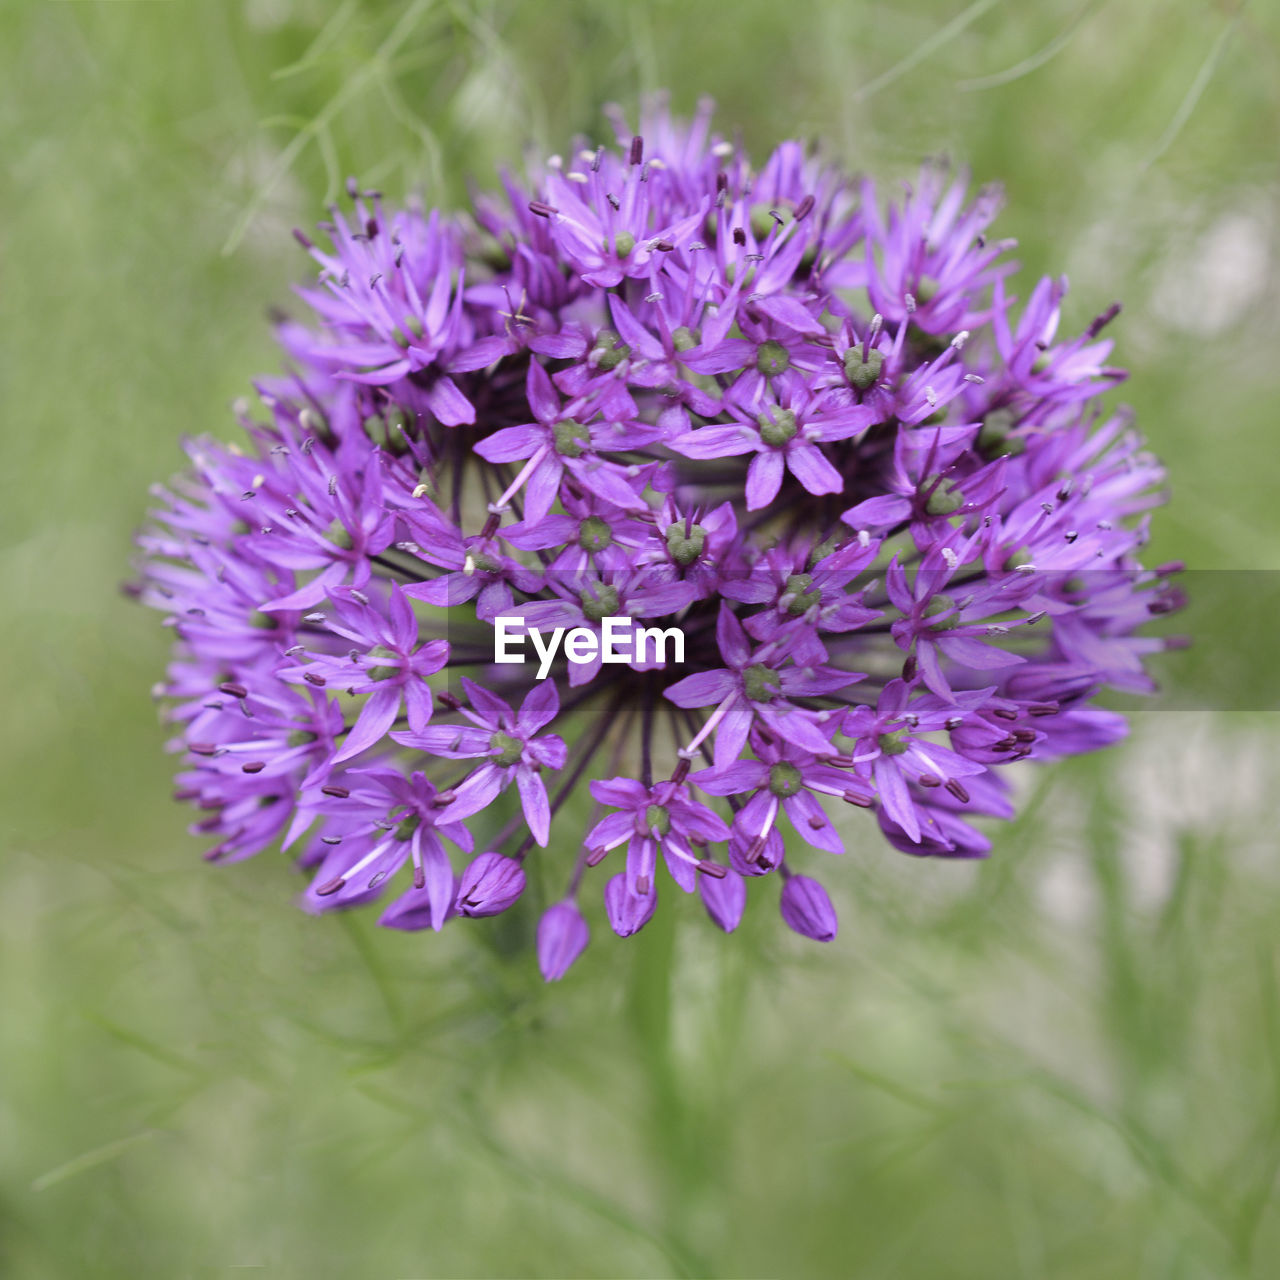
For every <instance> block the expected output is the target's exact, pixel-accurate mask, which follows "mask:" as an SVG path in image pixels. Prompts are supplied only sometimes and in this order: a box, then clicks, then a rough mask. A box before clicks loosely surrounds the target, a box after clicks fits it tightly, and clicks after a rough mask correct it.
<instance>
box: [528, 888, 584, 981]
mask: <svg viewBox="0 0 1280 1280" xmlns="http://www.w3.org/2000/svg"><path fill="white" fill-rule="evenodd" d="M590 940H591V930H590V929H589V928H588V927H587V922H586V921H585V920H584V919H583V918H582V912H581V911H579V910H578V905H577V903H576V902H574V901H573V900H572V899H570V898H566V899H565V900H564V901H563V902H557V903H556V904H555V906H553V907H550V908H548V909H547V910H546V911H545V912H544V913H543V916H542V919H541V920H539V921H538V968H539V969H541V970H542V976H543V978H544V979H545V980H546V981H547V982H558V981H559V980H560V979H561V978H563V977H564V975H565V974H566V973H568V972H569V966H570V965H572V964H573V962H574V961H575V960H576V959H577V958H578V957H579V956H580V955H581V954H582V952H583V950H584V949H585V948H586V945H587V943H588V942H589V941H590Z"/></svg>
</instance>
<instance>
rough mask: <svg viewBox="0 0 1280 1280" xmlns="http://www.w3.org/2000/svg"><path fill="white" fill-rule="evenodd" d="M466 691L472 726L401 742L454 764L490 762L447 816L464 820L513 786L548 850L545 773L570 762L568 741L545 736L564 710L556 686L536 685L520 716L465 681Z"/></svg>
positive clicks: (400, 737)
mask: <svg viewBox="0 0 1280 1280" xmlns="http://www.w3.org/2000/svg"><path fill="white" fill-rule="evenodd" d="M462 687H463V689H464V690H465V691H466V693H467V695H468V697H469V698H470V699H471V706H470V707H460V708H459V711H460V713H461V715H462V716H463V717H464V718H465V719H466V720H468V721H469V722H470V724H468V725H459V726H455V725H432V726H430V727H428V728H425V729H422V730H420V731H419V732H417V733H414V732H412V731H410V732H408V733H395V734H392V735H391V736H392V737H393V738H394V739H395V741H397V742H400V743H402V744H403V745H405V746H407V747H416V748H417V749H418V750H420V751H426V752H430V753H431V754H433V755H436V756H439V757H441V758H443V759H449V760H465V759H468V758H475V757H483V758H484V761H485V762H484V764H482V765H480V766H479V767H478V768H476V769H475V770H473V771H472V772H471V773H469V774H468V775H467V776H466V778H465V779H464V780H463V781H462V782H460V783H459V784H458V785H457V786H456V787H454V788H451V790H450V791H449V792H448V793H447V794H448V796H449V800H448V803H446V804H445V806H444V808H443V811H442V816H443V817H444V818H445V819H447V820H448V821H450V822H460V821H461V820H462V819H464V818H469V817H471V816H472V814H476V813H479V812H480V810H481V809H484V808H487V807H488V806H489V805H490V804H492V803H493V801H494V800H495V799H496V798H497V797H498V796H499V795H500V794H501V793H502V792H503V791H505V790H506V789H507V788H508V787H509V786H510V785H511V784H512V783H513V782H514V783H515V784H516V790H517V791H519V793H520V804H521V807H522V808H523V809H524V816H525V820H526V821H527V822H528V824H529V832H530V834H531V835H532V836H533V838H534V839H535V840H536V841H537V842H538V844H540V845H542V846H543V847H544V848H545V847H546V844H547V840H548V839H549V831H550V824H551V809H550V806H549V804H548V802H547V788H546V785H545V784H544V783H543V781H542V778H541V776H540V774H539V771H540V770H541V769H542V768H544V767H545V768H548V769H559V768H560V767H561V766H563V764H564V762H565V754H566V753H565V745H564V741H563V740H562V739H561V738H559V737H557V736H556V735H555V734H553V733H547V734H541V735H540V734H539V733H538V730H539V729H541V728H543V726H544V725H547V724H550V723H551V721H552V720H554V719H555V716H556V712H557V711H558V710H559V709H560V698H559V695H558V694H557V693H556V687H555V685H554V684H548V683H544V684H539V685H535V686H534V688H533V690H532V691H531V692H530V693H529V695H528V696H527V697H526V698H525V700H524V703H523V704H522V705H521V707H520V711H519V713H518V714H516V713H513V712H512V710H511V707H510V706H509V705H508V704H507V703H505V702H503V700H502V699H501V698H497V697H495V696H494V695H493V694H492V693H490V692H489V691H488V690H487V689H484V688H482V687H481V686H480V685H478V684H475V683H474V682H473V681H471V680H468V679H466V677H463V680H462Z"/></svg>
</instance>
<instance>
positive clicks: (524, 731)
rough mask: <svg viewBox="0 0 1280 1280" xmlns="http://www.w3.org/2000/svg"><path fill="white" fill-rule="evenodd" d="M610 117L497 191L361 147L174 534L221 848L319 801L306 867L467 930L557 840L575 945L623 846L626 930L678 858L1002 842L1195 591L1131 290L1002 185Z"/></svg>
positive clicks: (982, 848)
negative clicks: (246, 397) (305, 312)
mask: <svg viewBox="0 0 1280 1280" xmlns="http://www.w3.org/2000/svg"><path fill="white" fill-rule="evenodd" d="M614 123H615V127H616V130H617V145H616V146H613V147H611V146H608V145H603V146H602V145H599V144H598V143H587V142H585V141H581V142H579V143H577V144H575V146H574V148H573V149H572V151H571V152H568V153H566V155H567V156H568V157H569V158H567V159H562V158H560V157H552V158H551V159H550V160H549V161H548V162H547V164H546V166H545V168H543V169H542V170H541V171H540V172H539V173H537V174H535V175H534V176H533V177H532V178H531V179H530V181H529V182H528V184H527V185H522V183H521V181H520V180H519V179H517V178H515V177H512V176H510V175H506V176H504V178H503V181H502V195H501V196H500V197H490V196H487V195H478V196H476V197H475V200H474V207H473V209H472V210H471V211H470V212H469V213H464V214H457V215H455V214H450V213H447V212H445V211H442V210H439V209H431V210H428V209H425V208H423V207H421V206H420V205H418V204H414V203H410V204H408V205H406V206H405V207H404V208H401V209H392V208H389V207H387V206H386V205H384V202H383V199H382V197H380V196H378V195H375V194H372V193H365V192H362V191H361V190H360V189H359V188H358V187H356V186H355V185H354V184H352V185H351V187H350V188H349V192H348V194H349V197H350V206H349V207H344V208H343V209H335V210H333V212H332V214H331V218H330V220H329V222H327V223H326V224H325V225H324V227H323V228H322V230H323V234H322V236H320V237H319V238H317V239H313V238H312V237H310V236H307V235H303V234H301V233H299V236H298V238H299V240H300V241H301V242H302V244H303V246H304V248H305V249H306V251H307V253H308V254H309V255H310V257H311V259H312V260H313V261H314V263H315V264H316V266H317V267H318V269H319V275H318V278H316V279H314V280H313V281H312V282H311V283H310V284H308V285H307V286H305V287H304V288H302V289H300V290H299V296H300V298H301V299H302V302H303V303H304V304H305V305H306V306H307V307H309V308H310V311H311V318H310V320H302V319H289V320H286V321H283V322H282V323H281V324H280V325H279V327H278V336H279V339H280V342H281V345H282V347H283V349H284V352H285V354H286V356H287V363H288V365H289V368H290V372H289V373H288V375H287V376H277V377H271V378H265V379H263V380H261V381H260V382H259V383H258V385H257V393H258V403H257V406H256V407H250V406H249V405H248V404H247V403H245V404H243V405H241V406H239V407H238V408H237V416H238V418H239V420H240V425H241V427H242V428H243V431H244V439H243V441H242V442H241V443H239V444H236V445H223V444H219V443H217V442H215V441H213V440H209V439H200V440H194V441H190V442H188V444H187V453H188V456H189V459H190V465H189V469H188V471H187V472H186V474H184V475H183V476H182V477H181V478H180V479H178V480H177V481H176V482H175V483H174V484H173V486H172V487H171V488H168V489H163V488H157V489H156V490H155V494H154V496H155V506H154V510H153V512H152V516H151V519H150V523H149V525H148V527H147V528H146V529H145V530H144V531H143V532H142V533H141V534H140V535H139V546H140V549H141V557H142V558H141V566H140V568H141V582H140V583H139V585H138V586H137V588H136V594H137V595H138V596H139V597H140V598H141V599H142V600H143V601H144V602H145V603H146V604H148V605H150V606H152V607H155V608H158V609H160V610H162V611H163V612H164V613H165V614H166V615H167V623H168V625H169V626H170V627H171V629H172V631H173V635H174V638H175V653H174V660H173V663H172V665H171V667H170V669H169V673H168V677H167V679H166V680H165V681H164V682H163V683H162V684H161V685H160V686H159V693H160V695H161V696H162V697H163V698H164V699H165V701H166V703H167V707H168V711H167V714H168V717H169V721H170V723H171V724H172V726H173V731H174V736H173V740H172V743H171V746H172V749H173V750H174V751H175V752H176V753H178V754H180V755H181V756H182V765H181V767H180V770H179V773H178V795H179V797H180V798H181V799H183V800H186V801H189V802H190V803H191V804H192V805H193V806H194V807H195V809H196V811H197V814H198V819H197V821H196V823H195V826H194V828H193V829H194V831H195V832H196V833H198V834H200V835H202V836H205V837H207V838H208V839H209V841H210V842H211V848H210V850H209V853H208V857H209V858H210V859H211V860H213V861H218V862H235V861H239V860H242V859H244V858H248V857H251V856H252V855H254V854H256V853H258V852H260V851H261V850H263V849H265V848H267V847H269V846H271V845H272V844H273V843H276V842H279V843H280V844H281V845H282V846H283V847H284V848H285V849H287V850H289V851H290V852H291V854H293V855H295V856H296V857H297V860H298V864H299V866H300V867H301V868H302V869H303V870H305V871H307V872H308V873H309V874H310V875H311V883H310V887H309V888H308V889H307V890H306V891H305V893H304V894H303V895H302V905H303V906H304V907H305V908H306V909H307V910H309V911H314V912H326V911H331V910H334V909H341V908H349V907H357V906H361V905H364V904H367V903H370V902H372V901H374V900H382V901H383V902H384V907H383V911H382V916H381V922H382V923H383V924H384V925H386V926H388V927H390V928H394V929H402V930H420V929H435V930H438V929H441V928H443V927H444V926H445V925H446V924H447V923H449V922H451V921H454V920H458V919H464V918H467V917H475V916H485V915H494V914H497V913H499V912H502V911H505V910H508V909H510V908H512V907H513V906H515V907H516V909H517V910H521V909H525V908H524V907H523V905H520V906H516V904H523V900H524V899H525V898H526V897H532V896H535V895H534V894H533V893H531V892H527V891H526V874H525V868H524V863H525V861H526V859H527V858H528V857H529V856H530V855H531V854H533V855H534V856H536V857H537V858H538V859H539V860H540V862H541V864H542V865H541V868H540V870H541V874H540V875H539V876H538V877H531V878H530V880H531V883H532V884H533V885H535V886H541V885H542V884H549V885H550V886H551V890H550V892H551V893H552V894H553V895H555V898H556V900H555V902H554V905H552V906H550V907H549V908H546V907H543V905H542V904H537V905H535V906H533V907H531V908H529V909H532V910H537V909H539V908H542V910H543V914H542V916H541V921H540V923H539V925H538V930H537V954H538V962H539V966H540V968H541V970H542V973H543V976H544V977H545V978H547V979H548V980H549V981H550V980H555V979H558V978H560V977H562V976H563V975H564V974H565V973H566V972H567V970H568V969H569V967H570V966H571V965H572V963H573V962H574V961H575V960H576V958H577V957H578V955H579V954H580V953H581V951H582V950H583V949H584V948H585V946H586V945H587V942H588V939H589V936H590V929H589V926H588V923H587V920H586V918H585V917H584V915H583V913H582V910H581V908H580V906H579V901H580V899H581V895H582V892H583V887H584V885H585V884H586V882H587V881H588V880H592V881H593V882H594V883H595V884H597V885H598V886H599V887H598V888H597V889H596V890H595V892H594V893H593V894H592V895H591V900H593V901H594V902H595V903H596V904H597V905H596V909H597V910H598V909H599V906H598V904H599V902H600V898H601V897H603V900H604V909H605V915H606V917H607V919H608V922H609V924H610V925H611V926H612V928H613V931H614V932H615V933H616V934H618V935H620V936H623V937H625V936H628V935H630V934H633V933H635V932H637V931H638V930H639V929H640V928H642V927H643V926H644V925H645V924H646V923H647V921H648V920H649V919H650V918H651V917H652V915H653V912H654V910H655V908H656V904H657V901H658V898H659V897H660V896H661V893H662V892H666V891H665V890H663V891H660V889H659V881H660V880H665V879H667V878H668V877H669V878H670V879H671V881H672V882H673V883H674V884H675V886H676V887H678V888H679V889H681V890H683V891H684V892H686V893H693V892H697V893H699V894H700V896H701V898H702V900H703V903H704V905H705V907H706V910H707V913H708V915H709V916H710V918H711V920H712V921H713V922H714V923H715V924H716V925H718V926H719V927H720V928H721V929H723V930H724V931H726V932H732V931H733V930H734V929H735V928H736V927H737V925H738V923H739V921H740V920H741V918H742V915H743V912H744V909H745V906H746V901H747V898H748V897H749V896H753V895H758V894H760V893H768V892H769V889H770V886H777V885H779V882H781V885H780V895H781V896H780V905H781V911H782V915H783V918H784V920H785V921H786V923H787V924H788V925H789V926H790V927H791V928H792V929H794V930H796V931H797V932H800V933H802V934H804V935H806V936H807V937H811V938H817V939H820V940H824V941H825V940H829V939H831V938H833V937H834V936H835V933H836V917H835V911H834V909H833V907H832V905H831V901H830V899H829V897H828V896H827V893H826V890H825V889H823V888H822V887H821V886H820V885H819V884H818V882H817V881H816V880H815V879H813V878H812V877H811V876H810V875H808V874H800V873H799V871H798V868H797V866H796V865H793V864H798V863H801V862H803V863H804V864H805V865H806V869H812V867H811V864H812V863H814V862H816V861H819V860H820V859H821V858H822V857H823V856H825V854H839V853H842V852H844V851H845V850H846V849H849V848H857V849H858V850H859V853H858V856H865V853H866V850H867V848H868V846H870V847H876V848H885V847H888V848H891V849H894V850H897V851H900V852H903V853H906V854H910V855H913V856H929V857H947V858H976V857H984V856H986V855H987V853H988V852H989V850H990V848H991V838H990V835H989V830H990V825H991V821H992V820H999V819H1007V818H1009V817H1011V816H1012V815H1013V812H1014V809H1013V805H1012V803H1011V801H1010V793H1009V789H1008V785H1007V782H1006V774H1007V772H1008V767H1009V766H1010V765H1014V764H1016V763H1017V762H1019V761H1024V760H1030V761H1048V760H1052V759H1054V758H1057V757H1061V756H1064V755H1069V754H1075V753H1080V752H1086V751H1093V750H1097V749H1099V748H1101V747H1104V746H1107V745H1110V744H1111V743H1113V742H1115V741H1117V740H1118V739H1119V738H1120V737H1122V736H1123V734H1124V732H1125V721H1124V718H1123V717H1122V716H1120V715H1119V714H1117V713H1116V712H1113V711H1109V710H1105V709H1103V708H1100V707H1098V706H1096V705H1095V703H1094V700H1095V696H1096V695H1097V694H1098V693H1099V692H1100V691H1101V690H1103V689H1105V688H1107V687H1111V688H1116V689H1120V690H1124V691H1126V692H1144V691H1149V690H1150V689H1152V688H1153V685H1152V682H1151V680H1150V677H1149V676H1148V675H1147V674H1146V671H1145V667H1144V664H1145V661H1146V659H1147V657H1148V656H1149V655H1150V654H1152V653H1153V652H1156V651H1158V650H1159V649H1161V648H1163V647H1166V644H1167V642H1166V641H1162V640H1159V639H1153V638H1150V637H1148V636H1145V635H1143V634H1142V627H1143V624H1144V623H1145V622H1146V621H1147V620H1148V619H1149V618H1151V617H1152V616H1153V615H1158V614H1163V613H1167V612H1169V611H1170V610H1172V609H1174V608H1176V607H1178V604H1179V603H1180V596H1179V593H1178V592H1177V590H1176V589H1175V588H1174V587H1173V586H1172V585H1171V582H1170V578H1171V576H1172V574H1174V573H1175V572H1176V571H1177V566H1162V567H1160V568H1156V569H1146V568H1144V567H1143V565H1142V563H1141V560H1140V558H1139V557H1140V553H1141V549H1142V546H1143V543H1144V542H1145V541H1146V538H1147V525H1148V520H1149V518H1150V512H1151V510H1152V509H1153V508H1154V507H1155V506H1156V505H1158V504H1159V503H1160V502H1161V501H1162V499H1163V497H1164V493H1163V484H1164V474H1163V471H1162V470H1161V468H1160V466H1159V464H1158V462H1157V461H1156V460H1155V459H1154V458H1153V457H1152V456H1151V455H1150V454H1149V453H1147V452H1146V451H1145V449H1144V448H1143V444H1142V440H1141V438H1140V437H1139V436H1138V435H1137V433H1136V432H1135V431H1134V429H1133V426H1132V423H1131V421H1130V417H1129V415H1128V413H1127V411H1125V410H1123V409H1121V410H1117V411H1109V412H1108V413H1107V414H1105V415H1104V414H1102V413H1101V412H1100V411H1099V409H1098V406H1097V403H1096V401H1097V397H1098V396H1099V394H1100V393H1102V392H1104V391H1107V390H1109V389H1111V388H1113V387H1115V386H1116V385H1117V384H1119V383H1120V382H1121V381H1122V380H1123V378H1124V374H1123V372H1122V371H1121V370H1118V369H1116V368H1114V367H1112V366H1111V365H1109V364H1108V363H1107V360H1108V358H1109V356H1110V351H1111V343H1110V340H1109V339H1108V338H1106V337H1104V336H1102V332H1103V329H1104V327H1105V326H1106V325H1107V324H1108V323H1109V322H1110V321H1111V320H1112V319H1113V318H1114V317H1115V315H1116V313H1117V311H1118V307H1117V306H1115V305H1112V306H1109V307H1107V308H1106V309H1105V310H1102V312H1101V314H1099V315H1098V317H1097V319H1096V320H1094V321H1093V322H1092V323H1091V324H1089V325H1087V326H1086V327H1085V328H1084V330H1083V332H1080V333H1077V334H1071V333H1064V332H1063V331H1062V330H1063V323H1064V322H1063V305H1064V300H1065V296H1066V290H1067V286H1066V281H1065V279H1062V278H1049V279H1045V280H1042V281H1040V282H1039V283H1038V284H1033V285H1032V286H1031V287H1030V288H1029V289H1025V290H1024V291H1023V295H1022V296H1023V297H1025V301H1024V302H1021V303H1020V302H1019V300H1018V297H1017V296H1015V293H1014V288H1015V286H1014V272H1015V270H1016V264H1015V263H1014V262H1013V261H1012V259H1011V258H1010V257H1009V251H1010V249H1011V248H1012V247H1013V245H1012V242H1011V241H1008V240H1002V239H998V238H995V237H994V236H992V235H991V234H990V231H989V228H990V227H991V224H992V222H993V220H994V218H995V217H996V214H997V212H998V210H999V206H1000V197H999V193H998V191H996V190H995V189H994V188H987V189H984V190H982V191H980V192H979V193H978V194H977V196H976V197H974V198H972V199H971V198H969V196H968V194H967V179H966V178H965V176H964V175H963V174H954V173H950V172H949V171H947V169H946V168H945V167H944V166H942V165H939V164H936V163H930V164H927V165H926V166H925V167H924V169H923V170H922V171H921V173H920V176H919V178H918V180H917V181H915V182H914V183H913V184H911V185H909V186H908V187H907V188H906V190H905V192H904V193H902V194H900V195H898V196H897V197H891V198H889V199H887V200H886V199H885V198H884V197H883V196H882V194H881V192H880V190H879V189H878V188H877V187H876V185H875V184H874V183H873V182H872V181H871V180H870V179H867V180H864V181H860V182H857V183H855V182H852V181H851V180H850V179H848V178H847V177H846V176H844V175H843V174H842V173H841V172H840V171H839V170H838V169H835V168H833V167H830V166H828V165H825V164H823V163H821V162H819V161H818V160H817V159H816V158H814V157H812V156H811V155H809V154H808V153H807V152H806V151H805V149H804V148H803V147H801V146H800V145H799V144H798V143H794V142H787V143H784V144H782V145H781V146H780V147H778V148H777V150H776V151H775V152H774V153H773V154H772V155H771V156H770V157H769V158H768V159H767V160H766V161H765V163H764V165H763V166H762V167H760V168H759V169H755V168H753V167H752V166H751V165H750V163H749V161H748V158H747V157H746V155H745V154H744V153H743V151H742V150H741V148H740V147H739V146H738V145H737V144H736V143H733V142H730V141H727V140H725V139H723V138H720V137H718V136H716V135H715V134H714V133H713V132H712V129H711V110H710V107H709V105H707V104H703V105H702V106H701V107H700V108H699V110H698V113H697V115H696V116H695V118H694V119H693V120H692V121H691V122H690V123H687V124H683V123H681V122H680V121H678V120H675V119H673V118H672V117H671V116H670V115H669V114H668V113H667V112H666V110H665V108H663V107H661V106H658V105H654V106H650V107H647V108H646V110H645V112H644V114H643V118H642V128H641V131H640V132H639V133H638V134H633V133H632V132H631V130H630V129H629V127H628V126H627V125H626V123H625V122H624V121H622V120H621V118H620V117H616V118H615V119H614ZM618 627H622V628H624V629H626V630H627V635H628V639H627V643H626V644H625V645H624V647H623V649H622V650H621V651H614V650H610V648H609V646H610V645H611V644H612V643H613V639H614V638H616V635H615V632H616V629H617V628H618ZM513 636H514V638H515V639H516V641H517V642H519V643H521V644H523V652H524V655H525V660H524V661H523V662H521V661H520V660H519V655H518V654H517V655H516V657H515V658H514V659H513V658H512V656H511V654H510V653H509V652H507V651H506V650H505V649H504V645H505V644H506V642H507V641H508V640H510V639H512V637H513ZM504 637H505V638H504ZM531 646H532V648H531ZM695 766H696V767H695ZM863 810H866V811H867V812H866V813H863V812H862V811H863ZM784 833H785V836H784ZM860 834H861V838H859V835H860ZM477 847H479V848H480V849H482V850H484V852H482V853H480V854H479V856H477V857H475V858H474V859H473V860H471V861H469V862H468V858H469V857H470V855H471V854H472V851H473V850H474V849H475V848H477ZM535 848H537V849H538V851H537V852H536V854H535ZM610 859H612V861H613V864H614V865H613V866H612V867H609V868H603V867H602V864H603V863H605V862H606V861H608V860H610ZM597 868H601V869H600V870H599V871H597V870H596V869H597ZM775 873H776V874H775ZM766 881H767V882H768V883H767V884H766V883H764V882H766ZM562 889H563V891H562ZM539 891H540V890H539ZM777 891H778V890H776V889H775V892H777Z"/></svg>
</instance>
